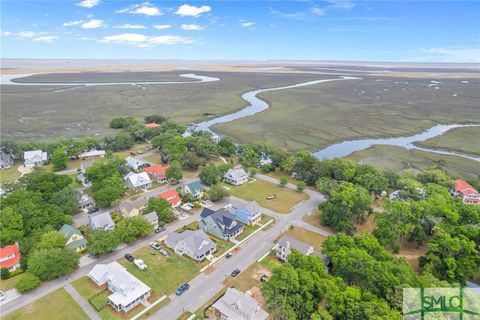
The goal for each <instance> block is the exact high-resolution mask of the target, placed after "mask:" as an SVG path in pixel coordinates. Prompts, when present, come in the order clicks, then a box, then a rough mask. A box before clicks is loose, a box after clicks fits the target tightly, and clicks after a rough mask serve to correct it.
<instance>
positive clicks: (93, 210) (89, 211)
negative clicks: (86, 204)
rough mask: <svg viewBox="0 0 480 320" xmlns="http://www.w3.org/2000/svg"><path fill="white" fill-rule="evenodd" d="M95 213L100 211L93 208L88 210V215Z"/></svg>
mask: <svg viewBox="0 0 480 320" xmlns="http://www.w3.org/2000/svg"><path fill="white" fill-rule="evenodd" d="M97 211H100V209H98V208H97V207H93V208H90V209H88V213H94V212H97Z"/></svg>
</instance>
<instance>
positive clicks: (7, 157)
mask: <svg viewBox="0 0 480 320" xmlns="http://www.w3.org/2000/svg"><path fill="white" fill-rule="evenodd" d="M13 160H14V159H13V156H12V155H11V154H9V153H5V152H3V151H0V168H2V169H7V168H11V167H13Z"/></svg>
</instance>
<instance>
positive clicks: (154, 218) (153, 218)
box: [140, 211, 158, 229]
mask: <svg viewBox="0 0 480 320" xmlns="http://www.w3.org/2000/svg"><path fill="white" fill-rule="evenodd" d="M140 217H142V218H143V219H145V220H147V221H148V222H150V224H151V225H152V226H153V229H157V228H158V215H157V213H156V212H155V211H152V212H150V213H147V214H144V215H141V216H140Z"/></svg>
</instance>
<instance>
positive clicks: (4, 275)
mask: <svg viewBox="0 0 480 320" xmlns="http://www.w3.org/2000/svg"><path fill="white" fill-rule="evenodd" d="M0 278H2V280H7V279H8V278H10V271H8V269H7V268H2V269H1V270H0Z"/></svg>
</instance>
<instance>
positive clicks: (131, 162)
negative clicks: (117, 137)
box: [125, 156, 148, 170]
mask: <svg viewBox="0 0 480 320" xmlns="http://www.w3.org/2000/svg"><path fill="white" fill-rule="evenodd" d="M125 161H126V162H127V165H128V166H129V167H132V168H133V169H135V170H136V169H138V168H139V167H141V166H146V165H148V162H147V161H145V160H143V159H138V158H134V157H130V156H128V157H126V158H125Z"/></svg>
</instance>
